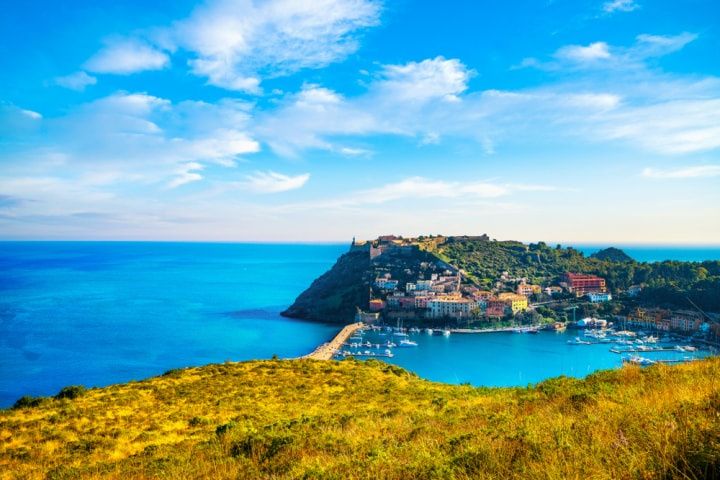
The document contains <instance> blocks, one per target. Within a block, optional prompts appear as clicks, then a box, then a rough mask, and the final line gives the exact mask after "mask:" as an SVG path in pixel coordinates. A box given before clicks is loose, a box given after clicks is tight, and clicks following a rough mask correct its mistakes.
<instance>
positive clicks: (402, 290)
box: [368, 269, 612, 319]
mask: <svg viewBox="0 0 720 480" xmlns="http://www.w3.org/2000/svg"><path fill="white" fill-rule="evenodd" d="M464 280H465V279H464V277H463V275H462V273H461V272H458V271H456V270H454V269H446V270H444V271H442V272H439V273H431V274H429V275H427V278H425V275H422V274H421V275H420V276H419V277H418V278H416V279H414V280H412V281H407V282H401V281H400V280H398V279H395V278H392V276H391V274H389V273H384V274H381V275H379V276H378V277H377V278H375V280H374V282H373V284H372V287H371V292H370V301H369V305H368V310H369V312H370V313H371V314H380V313H382V314H383V315H384V316H385V317H386V318H388V319H399V318H415V319H416V318H427V319H441V318H454V319H464V318H487V319H501V318H505V317H506V316H508V315H515V314H517V313H520V312H524V311H525V310H527V309H528V307H529V300H528V299H529V297H530V296H532V295H539V294H543V293H544V294H546V295H549V296H553V295H556V294H559V293H562V292H570V293H573V294H575V295H576V296H577V297H586V298H587V299H588V300H589V301H590V302H592V303H599V302H607V301H610V300H611V299H612V295H611V294H610V292H608V290H607V285H606V282H605V279H603V278H602V277H598V276H595V275H587V274H579V273H570V272H568V273H566V274H565V275H563V277H562V278H561V281H560V285H559V286H557V285H553V286H547V287H544V288H543V287H541V286H540V285H533V284H530V283H528V282H527V279H524V278H522V279H512V281H513V282H517V283H516V285H515V291H514V292H507V291H506V292H493V291H488V290H480V289H479V288H477V287H476V286H474V285H472V284H470V283H468V282H465V281H464ZM504 280H506V281H507V280H508V279H504Z"/></svg>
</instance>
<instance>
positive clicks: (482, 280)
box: [436, 239, 720, 312]
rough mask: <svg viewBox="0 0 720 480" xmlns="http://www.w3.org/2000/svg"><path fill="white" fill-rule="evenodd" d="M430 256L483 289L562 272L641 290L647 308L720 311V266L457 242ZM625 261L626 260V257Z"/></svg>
mask: <svg viewBox="0 0 720 480" xmlns="http://www.w3.org/2000/svg"><path fill="white" fill-rule="evenodd" d="M618 252H620V253H623V252H622V251H621V250H618ZM436 253H437V254H438V255H439V256H441V257H442V258H443V259H446V260H447V261H449V262H450V263H452V264H453V265H456V266H458V267H460V268H462V269H463V270H465V271H466V272H467V273H468V275H469V276H470V277H471V278H473V279H474V280H475V281H477V283H478V284H480V285H481V286H484V287H486V288H488V287H491V286H492V285H494V283H495V282H496V281H497V280H498V279H499V278H500V276H501V275H502V273H503V272H508V276H509V277H510V278H519V277H525V278H527V279H528V281H529V282H532V283H540V284H552V283H556V282H557V281H558V280H559V278H560V276H561V275H562V274H563V273H565V272H578V273H590V274H595V275H599V276H601V277H603V278H605V280H606V281H607V284H608V288H609V289H610V291H611V292H613V293H614V294H617V293H619V292H622V291H624V290H627V288H628V287H630V286H631V285H643V286H644V290H643V292H642V294H641V297H640V299H641V300H644V301H646V302H649V303H653V304H662V305H668V306H674V307H680V308H692V305H691V303H690V302H689V301H688V299H689V300H692V301H693V302H695V303H696V304H697V305H698V306H699V307H700V308H702V309H704V310H708V311H714V312H717V311H720V261H717V260H712V261H705V262H679V261H665V262H654V263H641V262H636V261H634V260H632V259H631V260H630V261H626V260H625V259H624V256H623V255H624V253H623V255H620V254H617V252H614V253H613V254H612V255H609V257H613V258H620V259H623V260H622V261H613V260H611V259H601V258H593V257H586V256H585V255H584V254H583V253H582V252H580V251H578V250H576V249H574V248H572V247H567V248H563V247H561V246H560V245H558V246H556V247H550V246H548V245H546V244H545V243H543V242H540V243H533V244H529V245H525V244H523V243H520V242H514V241H480V240H474V239H468V240H465V239H461V240H455V241H452V242H446V243H444V244H442V245H440V246H438V248H437V251H436ZM628 258H629V257H628Z"/></svg>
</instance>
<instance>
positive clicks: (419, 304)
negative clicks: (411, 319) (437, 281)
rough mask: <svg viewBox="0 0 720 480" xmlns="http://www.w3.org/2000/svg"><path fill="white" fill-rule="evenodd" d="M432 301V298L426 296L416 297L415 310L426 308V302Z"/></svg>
mask: <svg viewBox="0 0 720 480" xmlns="http://www.w3.org/2000/svg"><path fill="white" fill-rule="evenodd" d="M431 299H432V297H430V296H427V295H422V296H416V297H415V308H428V302H429V301H430V300H431Z"/></svg>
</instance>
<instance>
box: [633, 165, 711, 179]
mask: <svg viewBox="0 0 720 480" xmlns="http://www.w3.org/2000/svg"><path fill="white" fill-rule="evenodd" d="M642 175H643V177H648V178H666V179H667V178H698V177H700V178H708V177H717V176H720V165H696V166H692V167H683V168H679V169H675V170H657V169H655V168H646V169H644V170H643V172H642Z"/></svg>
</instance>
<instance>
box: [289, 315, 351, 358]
mask: <svg viewBox="0 0 720 480" xmlns="http://www.w3.org/2000/svg"><path fill="white" fill-rule="evenodd" d="M364 326H365V324H364V323H362V322H357V323H351V324H349V325H345V327H343V329H342V330H340V332H339V333H338V334H337V335H335V338H333V339H332V340H330V341H329V342H327V343H323V344H322V345H320V346H319V347H317V348H316V349H315V350H314V351H313V352H312V353H310V354H308V355H305V356H303V357H301V358H311V359H314V360H332V358H333V356H334V355H335V354H336V353H337V352H338V351H339V350H340V347H342V346H343V344H344V343H345V342H347V340H348V338H350V337H352V336H353V334H354V333H355V332H357V331H358V330H360V329H361V328H362V327H364Z"/></svg>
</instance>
